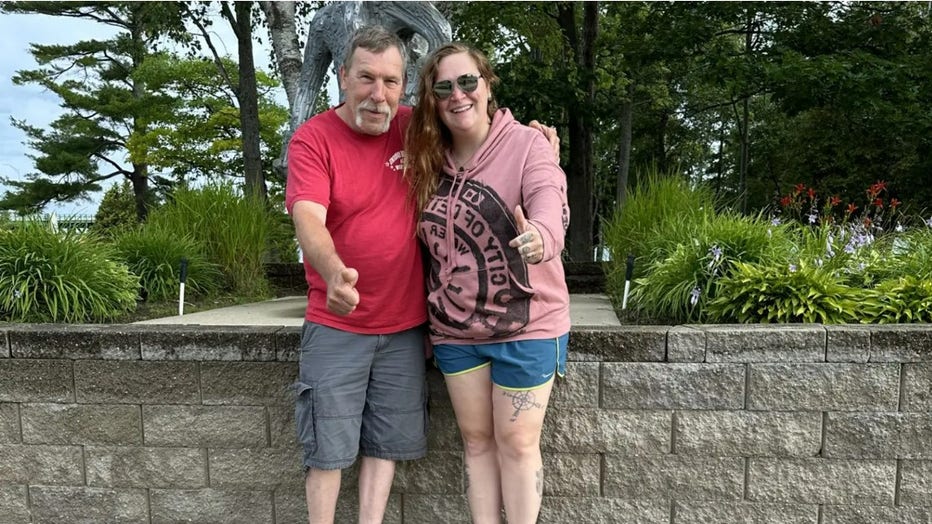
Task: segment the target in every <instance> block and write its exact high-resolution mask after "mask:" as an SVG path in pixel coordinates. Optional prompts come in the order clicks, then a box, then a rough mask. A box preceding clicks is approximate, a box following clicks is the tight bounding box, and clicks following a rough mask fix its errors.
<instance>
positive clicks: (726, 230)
mask: <svg viewBox="0 0 932 524" xmlns="http://www.w3.org/2000/svg"><path fill="white" fill-rule="evenodd" d="M681 227H684V228H686V229H687V230H691V233H690V234H689V236H690V240H688V241H685V242H680V243H678V244H677V245H676V247H675V248H674V250H673V252H672V253H670V255H669V256H667V257H665V258H658V259H655V260H652V261H650V262H648V263H647V268H646V275H645V276H644V277H642V278H640V279H637V280H636V283H637V285H636V286H635V288H634V291H633V293H632V296H631V300H632V302H633V303H635V304H636V305H637V307H639V308H643V309H646V310H648V311H650V312H651V313H652V314H653V315H658V316H661V317H665V318H669V319H670V320H672V321H677V322H683V321H704V320H705V317H706V314H705V303H706V302H707V301H709V300H711V299H713V298H715V297H716V296H718V295H719V293H720V291H719V284H718V283H719V280H720V279H721V278H722V276H724V275H726V274H728V272H729V271H730V270H731V267H732V266H733V264H735V263H737V262H750V263H756V262H760V261H765V260H773V259H775V258H779V259H784V258H785V257H786V254H787V252H788V251H789V250H790V249H791V248H792V246H793V245H792V243H791V242H790V240H789V238H788V236H787V232H786V228H785V227H783V226H779V225H774V224H771V223H770V222H768V221H766V220H764V219H762V218H761V217H757V218H749V217H745V216H742V215H739V214H737V213H734V212H725V213H721V214H709V215H706V216H703V217H701V218H700V219H698V220H695V221H694V222H692V223H689V224H684V225H683V226H681Z"/></svg>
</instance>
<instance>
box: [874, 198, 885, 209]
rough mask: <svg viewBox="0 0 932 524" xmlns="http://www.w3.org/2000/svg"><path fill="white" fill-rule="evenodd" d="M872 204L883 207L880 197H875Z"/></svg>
mask: <svg viewBox="0 0 932 524" xmlns="http://www.w3.org/2000/svg"><path fill="white" fill-rule="evenodd" d="M874 205H875V206H877V207H883V199H882V198H875V199H874Z"/></svg>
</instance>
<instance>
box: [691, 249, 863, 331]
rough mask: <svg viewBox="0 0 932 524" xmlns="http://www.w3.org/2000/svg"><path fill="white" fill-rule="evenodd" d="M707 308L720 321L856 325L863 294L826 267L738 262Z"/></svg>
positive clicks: (723, 279)
mask: <svg viewBox="0 0 932 524" xmlns="http://www.w3.org/2000/svg"><path fill="white" fill-rule="evenodd" d="M718 286H719V288H718V290H719V296H717V297H716V298H714V299H713V300H711V301H709V302H708V304H707V307H708V312H709V315H710V317H711V318H712V319H714V320H715V321H718V322H741V323H755V322H818V323H822V324H841V323H847V322H855V321H857V319H858V316H857V311H858V307H859V303H860V302H861V292H860V291H859V290H857V289H855V288H851V287H848V286H845V285H844V284H842V283H841V282H839V279H838V277H837V276H835V275H834V274H833V273H832V272H831V271H828V270H826V269H824V268H819V267H814V266H811V265H809V264H806V263H804V262H801V263H800V264H799V265H794V266H781V265H778V264H772V263H771V264H767V263H758V264H754V263H745V262H736V263H735V264H734V265H733V267H732V270H731V272H730V274H729V275H727V276H725V277H722V278H721V279H720V280H719V281H718Z"/></svg>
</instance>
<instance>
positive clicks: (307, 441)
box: [295, 321, 428, 469]
mask: <svg viewBox="0 0 932 524" xmlns="http://www.w3.org/2000/svg"><path fill="white" fill-rule="evenodd" d="M423 338H424V329H423V328H422V327H417V328H413V329H408V330H406V331H402V332H399V333H393V334H390V335H359V334H356V333H349V332H347V331H342V330H339V329H334V328H330V327H327V326H322V325H320V324H315V323H313V322H307V321H306V322H305V323H304V327H303V329H302V332H301V349H300V353H299V355H300V357H299V372H298V382H297V383H296V384H295V392H296V397H295V425H296V427H297V431H298V442H299V443H300V444H301V445H302V446H303V448H304V466H305V469H307V468H315V469H344V468H348V467H349V466H351V465H352V464H353V462H355V460H356V457H357V455H359V454H362V455H363V456H364V457H375V458H381V459H386V460H412V459H418V458H421V457H423V456H424V455H426V454H427V423H428V420H427V384H426V379H425V375H424V342H423Z"/></svg>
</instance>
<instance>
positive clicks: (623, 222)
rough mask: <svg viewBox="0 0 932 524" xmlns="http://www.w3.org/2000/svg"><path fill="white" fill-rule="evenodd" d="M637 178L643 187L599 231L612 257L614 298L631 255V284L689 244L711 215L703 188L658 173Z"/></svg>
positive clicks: (611, 290) (609, 278) (712, 205)
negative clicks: (651, 265) (698, 226)
mask: <svg viewBox="0 0 932 524" xmlns="http://www.w3.org/2000/svg"><path fill="white" fill-rule="evenodd" d="M640 178H641V179H642V180H643V183H642V184H641V185H639V186H638V187H635V188H633V189H631V191H630V192H629V193H628V197H627V199H626V201H625V205H624V206H622V207H620V208H618V209H616V210H615V213H614V215H613V216H612V218H611V220H610V221H608V222H607V223H606V224H605V225H604V227H603V231H604V234H605V243H606V245H607V246H608V248H609V252H610V253H611V261H610V262H609V266H608V270H607V275H606V284H607V286H608V291H609V293H611V294H614V295H615V296H618V295H619V294H620V293H621V291H622V290H623V289H624V280H625V262H626V259H627V257H628V254H629V253H630V254H634V255H635V264H634V278H638V277H640V276H643V275H644V274H645V273H646V271H647V270H646V265H647V262H648V261H651V260H657V259H663V258H666V257H667V256H669V255H671V254H672V253H673V252H674V250H675V249H676V246H677V245H678V244H681V243H683V242H687V241H689V239H690V238H691V235H692V230H693V229H694V225H695V223H697V222H698V221H701V220H704V219H705V218H706V217H707V216H710V215H712V214H714V211H715V199H714V197H713V195H712V192H711V191H710V190H709V189H708V188H706V187H705V186H701V185H700V186H694V185H692V184H690V183H689V181H688V180H687V179H686V178H684V177H682V176H677V175H661V174H660V173H658V172H657V171H656V170H650V171H648V172H647V173H645V174H642V175H641V176H640Z"/></svg>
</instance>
